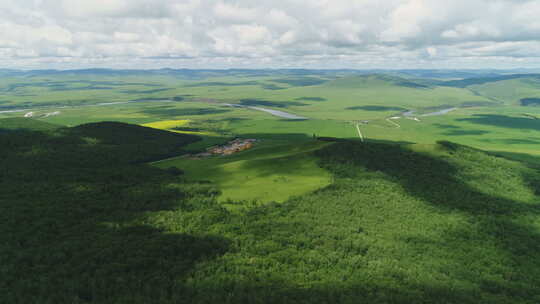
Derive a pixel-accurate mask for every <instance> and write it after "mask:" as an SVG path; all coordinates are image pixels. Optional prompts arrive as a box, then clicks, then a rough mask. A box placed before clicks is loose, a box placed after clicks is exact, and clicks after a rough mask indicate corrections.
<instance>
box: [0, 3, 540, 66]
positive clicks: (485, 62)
mask: <svg viewBox="0 0 540 304" xmlns="http://www.w3.org/2000/svg"><path fill="white" fill-rule="evenodd" d="M539 14H540V3H539V2H538V1H535V0H530V1H528V0H519V1H518V0H453V1H441V0H385V1H379V0H356V1H350V0H313V1H304V0H261V1H256V2H255V1H248V0H219V1H215V0H77V1H74V0H25V1H15V0H0V64H3V65H4V66H10V67H25V66H26V67H29V66H31V67H44V68H48V67H51V66H55V67H63V66H69V67H76V66H77V65H79V66H80V67H85V66H115V67H133V66H134V64H133V62H138V64H139V65H135V66H145V67H164V66H172V67H290V66H297V67H308V68H309V67H356V68H362V67H366V68H370V67H432V66H435V65H439V66H441V67H443V66H450V67H458V66H459V64H463V65H464V66H465V67H470V66H471V62H472V61H474V62H476V63H478V65H482V66H486V67H497V66H498V65H502V64H503V63H504V64H509V65H516V64H519V65H524V64H532V63H537V62H539V61H540V59H537V58H538V57H540V56H539V54H540V52H539V51H540V47H539V45H540V19H538V18H537V16H538V15H539ZM473 59H474V60H473Z"/></svg>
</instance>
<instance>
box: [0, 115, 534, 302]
mask: <svg viewBox="0 0 540 304" xmlns="http://www.w3.org/2000/svg"><path fill="white" fill-rule="evenodd" d="M23 121H24V122H23ZM28 121H32V120H11V121H0V166H1V167H0V168H1V170H0V230H1V231H2V232H3V233H2V234H0V260H1V261H2V263H1V265H0V302H2V303H55V304H56V303H215V302H222V303H338V302H339V303H531V304H532V303H539V302H540V220H539V218H540V217H539V213H540V205H539V204H540V173H539V171H538V168H537V167H534V166H533V165H529V164H527V163H521V162H517V161H511V160H507V159H504V158H501V157H496V156H493V155H490V154H487V153H485V152H482V151H479V150H475V149H472V148H469V147H466V146H461V145H457V144H453V143H450V142H440V143H438V144H437V145H433V146H417V147H411V146H406V145H397V144H393V143H378V142H373V141H372V142H365V143H361V142H359V141H354V140H340V141H339V142H335V143H333V144H331V145H326V146H324V147H323V148H321V149H320V150H318V151H316V152H315V155H316V156H317V158H318V160H319V165H320V166H321V167H322V168H323V169H325V170H327V171H328V172H329V173H330V174H331V175H332V184H331V185H329V186H327V187H325V188H323V189H320V190H317V191H315V192H314V193H310V194H306V195H302V196H298V197H294V198H292V199H290V200H288V201H287V202H285V203H283V204H277V203H269V204H265V205H254V204H251V203H250V202H237V204H238V205H239V206H240V207H239V208H234V209H226V208H224V207H223V206H222V205H220V204H219V203H218V202H217V200H216V197H217V195H218V194H219V192H218V191H217V190H216V189H215V188H214V186H213V185H212V184H210V183H208V182H205V181H197V182H195V181H187V180H185V179H184V177H183V175H182V172H181V170H167V169H158V168H155V167H152V166H149V165H147V164H146V162H147V161H150V160H155V159H159V158H166V157H167V156H169V155H173V154H174V155H178V154H181V153H182V147H185V145H187V144H189V143H192V142H195V141H197V140H198V137H196V136H192V135H186V134H178V133H170V132H166V131H160V130H155V129H150V128H145V127H141V126H135V125H128V124H122V123H112V122H105V123H93V124H85V125H81V126H77V127H72V128H64V127H61V128H60V127H55V126H53V125H50V124H40V123H35V124H33V125H32V126H28V125H27V123H28Z"/></svg>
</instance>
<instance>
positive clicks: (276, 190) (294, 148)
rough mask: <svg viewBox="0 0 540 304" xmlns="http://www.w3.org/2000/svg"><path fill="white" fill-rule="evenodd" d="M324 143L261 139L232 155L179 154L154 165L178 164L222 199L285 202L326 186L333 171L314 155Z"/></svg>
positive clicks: (191, 178)
mask: <svg viewBox="0 0 540 304" xmlns="http://www.w3.org/2000/svg"><path fill="white" fill-rule="evenodd" d="M324 145H325V143H321V142H316V141H312V142H306V143H304V144H302V145H298V144H291V143H287V142H281V143H280V142H277V143H276V142H272V141H271V142H264V141H263V142H261V143H258V144H256V146H255V148H253V149H251V150H249V151H244V152H241V153H237V154H234V155H230V156H222V157H211V158H206V159H201V160H193V159H189V158H177V159H171V160H167V161H163V162H157V163H155V165H156V166H157V167H159V168H169V167H172V166H174V167H178V168H182V169H183V170H185V171H186V177H187V178H188V179H190V180H209V181H211V182H212V183H213V184H214V185H216V187H218V188H219V189H220V190H221V192H222V194H221V195H220V197H219V200H220V201H221V202H238V201H244V200H245V201H256V202H259V203H266V202H270V201H276V202H283V201H285V200H287V199H289V198H290V197H291V196H294V195H302V194H305V193H307V192H310V191H314V190H316V189H319V188H322V187H324V186H327V185H328V184H329V183H330V175H329V174H328V173H327V172H326V171H325V170H323V169H321V168H319V166H318V165H317V160H316V158H315V157H314V156H313V155H312V152H313V151H314V150H317V149H320V148H321V147H323V146H324Z"/></svg>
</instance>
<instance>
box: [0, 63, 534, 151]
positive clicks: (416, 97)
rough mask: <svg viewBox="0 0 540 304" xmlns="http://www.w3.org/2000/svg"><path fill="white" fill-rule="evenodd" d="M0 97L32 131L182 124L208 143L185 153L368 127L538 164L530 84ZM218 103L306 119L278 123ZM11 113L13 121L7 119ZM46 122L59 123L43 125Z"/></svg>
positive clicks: (302, 77) (313, 80)
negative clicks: (35, 127)
mask: <svg viewBox="0 0 540 304" xmlns="http://www.w3.org/2000/svg"><path fill="white" fill-rule="evenodd" d="M93 73H98V74H93ZM96 79H99V81H98V80H96ZM0 91H1V92H2V93H3V95H2V97H1V98H0V117H21V116H23V115H24V114H25V113H28V112H34V113H33V114H34V118H36V119H39V120H40V121H43V122H48V123H52V124H55V125H64V126H76V125H79V124H83V123H90V122H99V121H120V122H126V123H135V124H146V123H152V122H156V121H162V120H189V121H190V123H189V125H187V126H186V128H188V129H190V130H198V132H199V134H207V136H204V138H205V139H204V140H203V141H200V142H198V143H196V144H194V145H193V146H190V147H189V148H190V149H192V150H202V149H204V148H205V147H208V146H210V145H214V144H217V143H223V142H225V141H226V140H227V139H229V138H233V137H235V136H242V137H254V138H257V139H266V140H268V139H270V140H277V141H283V140H285V141H291V142H295V141H297V140H302V139H303V138H305V137H309V138H311V137H313V135H316V136H324V137H338V138H349V139H351V138H357V137H358V134H357V130H356V124H357V122H358V121H369V123H368V124H362V125H359V127H360V129H361V131H362V133H363V136H364V137H365V138H366V139H367V140H375V141H381V140H383V141H394V142H408V143H422V144H430V143H431V144H432V143H435V142H436V141H438V140H450V141H453V142H457V143H462V144H466V145H469V146H472V147H475V148H479V149H483V150H488V151H496V152H503V153H506V155H516V156H518V157H520V156H519V155H525V158H527V159H529V160H533V161H535V160H536V158H538V157H539V155H540V149H538V144H539V143H540V129H539V128H540V127H539V124H540V120H538V119H536V118H537V117H540V107H538V106H534V103H531V106H523V105H521V104H520V101H521V100H522V99H526V98H536V97H538V96H540V83H539V82H538V77H537V75H509V76H508V75H503V76H500V77H494V78H489V77H484V78H471V79H465V80H453V81H441V80H429V79H428V80H426V79H423V80H415V79H406V78H401V77H398V76H388V75H382V74H366V75H348V74H342V73H338V72H336V73H334V74H332V73H322V72H309V71H308V72H304V73H298V74H291V73H289V74H287V73H286V72H273V73H271V72H261V71H254V72H250V73H248V72H241V71H236V72H215V71H214V72H211V71H202V72H198V73H194V74H193V75H191V74H186V75H184V74H175V73H173V72H171V71H161V72H152V73H150V72H148V73H143V72H129V71H128V72H125V71H121V72H116V73H113V72H110V71H109V72H105V71H89V72H85V73H76V72H66V73H56V74H47V73H38V74H36V75H32V76H27V77H22V76H10V77H2V79H1V81H0ZM225 103H234V104H241V105H244V106H258V107H265V108H267V109H274V110H280V111H285V112H288V113H292V114H296V115H300V116H303V117H307V118H308V119H307V120H287V119H282V118H280V117H275V116H272V115H270V114H268V113H264V112H260V111H256V110H252V109H248V108H236V107H228V106H225V105H224V104H225ZM445 107H447V108H448V107H457V108H458V109H457V110H455V111H452V112H450V113H447V114H444V115H440V116H428V117H420V116H419V118H420V121H413V120H410V119H406V118H404V117H402V118H401V119H397V120H392V121H389V120H387V119H386V118H388V117H391V116H395V115H399V113H402V112H404V111H407V110H414V111H416V113H419V114H418V115H421V114H422V113H430V112H432V111H436V110H438V109H441V108H445ZM13 110H20V112H6V111H13ZM54 112H59V113H57V114H56V115H50V116H47V114H48V113H49V114H50V113H54ZM520 159H523V157H520Z"/></svg>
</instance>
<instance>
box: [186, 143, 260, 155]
mask: <svg viewBox="0 0 540 304" xmlns="http://www.w3.org/2000/svg"><path fill="white" fill-rule="evenodd" d="M256 141H257V140H256V139H253V138H236V139H234V140H231V141H230V142H228V143H227V144H226V145H223V146H214V147H210V148H208V149H207V150H206V152H203V153H199V154H196V155H193V156H195V157H209V156H212V155H231V154H233V153H236V152H240V151H244V150H247V149H251V148H252V147H253V144H254V143H255V142H256Z"/></svg>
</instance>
